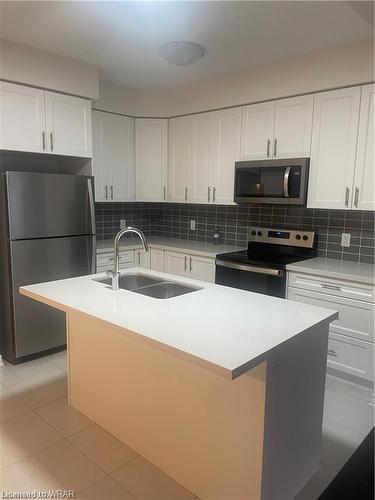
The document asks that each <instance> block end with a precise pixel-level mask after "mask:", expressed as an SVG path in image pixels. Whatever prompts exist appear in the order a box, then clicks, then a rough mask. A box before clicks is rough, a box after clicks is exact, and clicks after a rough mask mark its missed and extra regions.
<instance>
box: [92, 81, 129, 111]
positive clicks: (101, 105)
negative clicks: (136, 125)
mask: <svg viewBox="0 0 375 500" xmlns="http://www.w3.org/2000/svg"><path fill="white" fill-rule="evenodd" d="M136 100H137V90H136V89H134V88H132V87H127V86H125V85H116V84H114V83H110V82H105V81H102V80H101V81H100V82H99V99H96V100H94V101H93V102H92V107H93V108H95V109H100V110H101V111H112V112H113V113H121V114H124V115H130V116H135V115H136Z"/></svg>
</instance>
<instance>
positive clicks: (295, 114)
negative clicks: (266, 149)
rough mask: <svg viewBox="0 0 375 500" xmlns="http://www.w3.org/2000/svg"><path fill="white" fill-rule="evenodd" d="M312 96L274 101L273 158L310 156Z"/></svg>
mask: <svg viewBox="0 0 375 500" xmlns="http://www.w3.org/2000/svg"><path fill="white" fill-rule="evenodd" d="M313 108H314V96H313V95H305V96H300V97H291V98H290V99H280V100H279V101H276V109H275V130H274V134H273V144H272V156H273V158H298V157H307V156H310V148H311V130H312V120H313Z"/></svg>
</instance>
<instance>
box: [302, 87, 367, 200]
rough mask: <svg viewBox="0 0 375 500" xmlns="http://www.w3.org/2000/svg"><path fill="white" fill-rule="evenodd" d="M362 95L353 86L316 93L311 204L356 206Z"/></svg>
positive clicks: (311, 164)
mask: <svg viewBox="0 0 375 500" xmlns="http://www.w3.org/2000/svg"><path fill="white" fill-rule="evenodd" d="M360 95H361V88H360V87H351V88H347V89H340V90H333V91H329V92H322V93H320V94H316V96H315V102H314V119H313V133H312V144H311V160H310V175H309V189H308V207H312V208H314V207H316V208H337V209H340V208H350V207H351V206H352V200H353V189H352V187H353V175H354V166H355V156H356V144H357V132H358V116H359V106H360Z"/></svg>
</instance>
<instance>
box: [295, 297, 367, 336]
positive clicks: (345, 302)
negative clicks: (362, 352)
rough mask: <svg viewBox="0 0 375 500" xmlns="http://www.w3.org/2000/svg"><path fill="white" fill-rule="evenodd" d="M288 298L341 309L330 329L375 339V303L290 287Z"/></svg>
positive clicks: (342, 333) (343, 333) (348, 334)
mask: <svg viewBox="0 0 375 500" xmlns="http://www.w3.org/2000/svg"><path fill="white" fill-rule="evenodd" d="M288 299H289V300H295V301H296V302H304V303H306V304H311V305H313V306H317V307H326V308H327V309H334V310H336V311H339V319H336V320H335V321H333V322H332V323H331V324H330V331H331V332H334V333H339V334H341V335H347V336H348V337H354V338H357V339H360V340H366V341H370V342H373V341H374V309H375V306H374V304H370V303H368V302H362V301H359V300H352V299H346V298H344V297H336V296H333V295H326V294H324V293H316V292H309V291H305V290H299V289H298V288H291V287H289V288H288Z"/></svg>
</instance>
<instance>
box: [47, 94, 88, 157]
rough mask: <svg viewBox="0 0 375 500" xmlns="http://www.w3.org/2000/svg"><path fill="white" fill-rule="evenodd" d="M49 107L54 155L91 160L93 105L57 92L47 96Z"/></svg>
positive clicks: (49, 125) (50, 146) (51, 149)
mask: <svg viewBox="0 0 375 500" xmlns="http://www.w3.org/2000/svg"><path fill="white" fill-rule="evenodd" d="M45 106H46V124H47V142H48V145H49V150H50V152H51V153H54V154H59V155H67V156H83V157H85V158H91V156H92V131H91V101H89V100H88V99H81V98H80V97H72V96H68V95H64V94H58V93H56V92H46V93H45Z"/></svg>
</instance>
